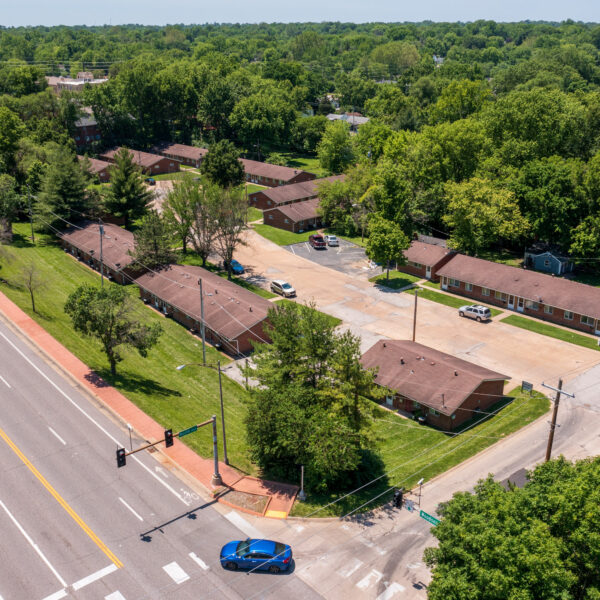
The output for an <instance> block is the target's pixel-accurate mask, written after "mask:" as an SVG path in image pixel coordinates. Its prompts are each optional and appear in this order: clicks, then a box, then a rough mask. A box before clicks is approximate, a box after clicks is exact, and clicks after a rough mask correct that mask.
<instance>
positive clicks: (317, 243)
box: [308, 234, 327, 248]
mask: <svg viewBox="0 0 600 600" xmlns="http://www.w3.org/2000/svg"><path fill="white" fill-rule="evenodd" d="M308 243H309V244H310V245H311V246H312V247H313V248H327V242H326V241H325V240H324V239H323V236H322V235H319V234H314V235H311V236H310V237H309V238H308Z"/></svg>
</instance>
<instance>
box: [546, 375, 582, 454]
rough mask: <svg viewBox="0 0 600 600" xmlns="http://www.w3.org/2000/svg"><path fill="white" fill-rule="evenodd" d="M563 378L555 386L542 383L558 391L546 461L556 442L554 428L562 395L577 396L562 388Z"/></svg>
mask: <svg viewBox="0 0 600 600" xmlns="http://www.w3.org/2000/svg"><path fill="white" fill-rule="evenodd" d="M562 384H563V382H562V379H559V380H558V387H557V388H555V387H553V386H551V385H547V384H546V383H542V385H543V386H544V387H545V388H548V389H550V390H554V391H555V392H556V398H555V399H554V410H553V411H552V422H551V423H550V433H549V434H548V446H547V447H546V462H548V461H549V460H550V456H551V455H552V443H553V442H554V430H555V429H556V417H557V415H558V405H559V403H560V395H561V394H564V395H565V396H569V398H575V394H569V392H563V390H562Z"/></svg>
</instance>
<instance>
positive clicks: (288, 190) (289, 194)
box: [250, 175, 345, 205]
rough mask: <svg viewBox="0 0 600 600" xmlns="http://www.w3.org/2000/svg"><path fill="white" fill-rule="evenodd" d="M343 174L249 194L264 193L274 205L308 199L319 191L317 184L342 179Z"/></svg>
mask: <svg viewBox="0 0 600 600" xmlns="http://www.w3.org/2000/svg"><path fill="white" fill-rule="evenodd" d="M344 178H345V175H332V176H331V177H322V178H321V179H313V180H312V181H301V182H299V183H290V184H289V185H282V186H280V187H275V188H268V189H266V190H260V192H254V194H250V196H251V197H252V196H254V195H257V194H259V193H260V194H264V195H265V196H266V197H267V198H268V199H269V200H271V202H272V203H273V204H274V205H278V204H287V203H288V202H298V201H299V200H308V199H309V198H314V197H316V195H317V194H318V193H319V189H318V188H319V184H321V183H323V182H324V181H344Z"/></svg>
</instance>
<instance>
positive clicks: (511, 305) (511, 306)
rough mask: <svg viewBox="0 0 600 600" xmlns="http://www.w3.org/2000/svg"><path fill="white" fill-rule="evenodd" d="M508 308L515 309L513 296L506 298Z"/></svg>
mask: <svg viewBox="0 0 600 600" xmlns="http://www.w3.org/2000/svg"><path fill="white" fill-rule="evenodd" d="M508 308H510V309H511V310H514V309H515V297H514V296H510V295H509V296H508Z"/></svg>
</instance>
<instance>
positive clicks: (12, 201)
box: [0, 173, 19, 244]
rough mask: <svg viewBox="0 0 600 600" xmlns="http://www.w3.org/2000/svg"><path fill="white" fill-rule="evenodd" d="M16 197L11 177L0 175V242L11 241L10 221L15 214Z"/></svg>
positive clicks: (14, 184)
mask: <svg viewBox="0 0 600 600" xmlns="http://www.w3.org/2000/svg"><path fill="white" fill-rule="evenodd" d="M18 204H19V202H18V197H17V193H16V183H15V180H14V178H13V177H11V176H10V175H6V174H5V173H3V174H2V175H0V244H6V243H10V242H11V241H12V222H13V219H14V218H15V217H16V215H17V208H18Z"/></svg>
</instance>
